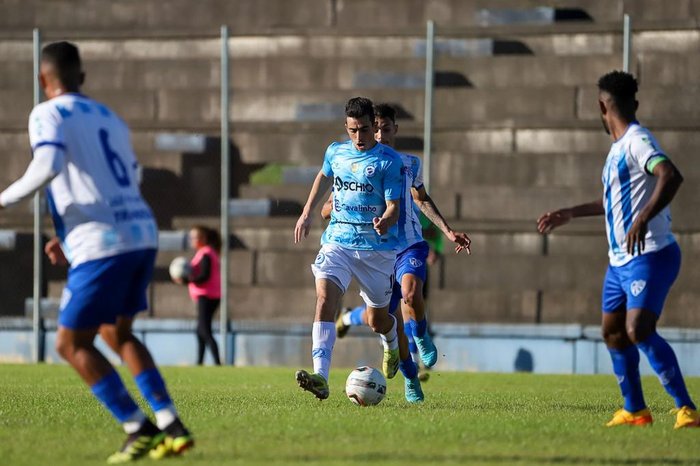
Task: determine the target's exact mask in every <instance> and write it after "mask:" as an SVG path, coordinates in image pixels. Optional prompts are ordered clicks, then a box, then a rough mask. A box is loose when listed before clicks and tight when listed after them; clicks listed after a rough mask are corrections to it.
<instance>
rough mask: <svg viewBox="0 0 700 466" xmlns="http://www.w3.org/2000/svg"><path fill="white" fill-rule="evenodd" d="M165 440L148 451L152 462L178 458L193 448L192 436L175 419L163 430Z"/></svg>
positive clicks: (180, 422)
mask: <svg viewBox="0 0 700 466" xmlns="http://www.w3.org/2000/svg"><path fill="white" fill-rule="evenodd" d="M165 434H166V436H165V439H164V440H163V441H162V442H161V443H160V444H159V445H158V446H156V447H155V448H154V449H153V450H151V451H150V453H149V454H148V456H150V457H151V459H154V460H160V459H163V458H169V457H171V456H179V455H182V454H184V453H185V452H186V451H187V450H189V449H191V448H192V447H194V436H193V435H192V434H191V433H190V431H188V430H187V429H186V428H185V426H184V425H183V424H182V421H180V419H175V421H173V422H172V423H171V424H170V425H169V426H168V427H166V428H165Z"/></svg>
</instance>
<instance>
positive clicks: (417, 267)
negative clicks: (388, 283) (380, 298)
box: [389, 241, 430, 314]
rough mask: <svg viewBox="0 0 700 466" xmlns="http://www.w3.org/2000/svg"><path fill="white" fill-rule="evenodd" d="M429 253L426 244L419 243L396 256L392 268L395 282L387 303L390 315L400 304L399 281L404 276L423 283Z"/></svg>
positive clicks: (426, 272) (428, 247)
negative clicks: (409, 276)
mask: <svg viewBox="0 0 700 466" xmlns="http://www.w3.org/2000/svg"><path fill="white" fill-rule="evenodd" d="M429 252H430V246H428V243H427V242H425V241H421V242H420V243H416V244H414V245H413V246H410V247H408V248H406V249H404V250H403V251H401V252H400V253H399V254H398V255H397V256H396V265H395V266H394V275H395V277H396V281H395V282H394V288H393V290H392V293H391V302H390V303H389V312H391V313H392V314H393V313H394V312H396V309H397V308H398V307H399V303H400V302H401V298H402V294H401V279H402V278H403V276H404V275H406V274H411V275H415V276H416V277H418V278H420V279H421V280H422V281H423V282H425V278H426V276H427V274H428V269H427V262H428V253H429Z"/></svg>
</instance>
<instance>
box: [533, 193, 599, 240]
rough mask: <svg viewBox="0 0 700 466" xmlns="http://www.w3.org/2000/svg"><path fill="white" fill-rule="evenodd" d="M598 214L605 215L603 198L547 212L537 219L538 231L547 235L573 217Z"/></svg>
mask: <svg viewBox="0 0 700 466" xmlns="http://www.w3.org/2000/svg"><path fill="white" fill-rule="evenodd" d="M596 215H605V208H604V207H603V198H600V199H597V200H595V201H593V202H588V203H586V204H579V205H577V206H574V207H567V208H564V209H559V210H554V211H552V212H547V213H546V214H543V215H542V216H540V218H538V219H537V231H539V232H540V233H542V234H543V235H546V234H547V233H550V232H551V231H552V230H554V229H555V228H558V227H560V226H562V225H566V224H567V223H569V222H570V221H571V219H572V218H577V217H594V216H596Z"/></svg>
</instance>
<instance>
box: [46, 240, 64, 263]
mask: <svg viewBox="0 0 700 466" xmlns="http://www.w3.org/2000/svg"><path fill="white" fill-rule="evenodd" d="M44 253H46V255H47V256H48V257H49V262H51V264H53V265H60V266H63V265H68V260H67V259H66V256H65V254H63V249H61V241H60V240H59V239H58V238H51V239H50V240H49V241H48V242H47V243H46V246H44Z"/></svg>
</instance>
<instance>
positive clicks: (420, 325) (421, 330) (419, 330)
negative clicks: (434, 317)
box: [411, 317, 428, 338]
mask: <svg viewBox="0 0 700 466" xmlns="http://www.w3.org/2000/svg"><path fill="white" fill-rule="evenodd" d="M411 330H412V333H413V336H414V337H418V338H423V337H424V336H425V332H426V331H427V330H428V319H426V318H425V317H423V320H421V321H418V322H416V321H415V320H413V319H411Z"/></svg>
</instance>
